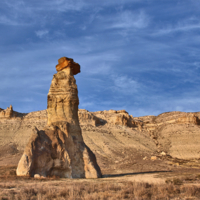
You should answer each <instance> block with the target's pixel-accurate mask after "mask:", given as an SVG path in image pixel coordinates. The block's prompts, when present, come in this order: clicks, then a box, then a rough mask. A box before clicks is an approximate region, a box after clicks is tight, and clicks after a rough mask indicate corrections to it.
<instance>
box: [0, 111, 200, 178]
mask: <svg viewBox="0 0 200 200" xmlns="http://www.w3.org/2000/svg"><path fill="white" fill-rule="evenodd" d="M47 113H48V111H47V110H42V111H37V112H31V113H19V112H16V111H13V110H10V108H7V109H5V110H1V112H0V166H16V165H17V164H18V162H19V160H20V158H21V156H22V154H23V151H24V148H25V147H26V145H27V143H28V141H30V137H32V136H31V134H32V130H33V129H34V130H35V132H37V130H44V129H45V127H46V125H47V122H48V114H47ZM78 117H79V122H80V127H81V129H82V136H83V140H84V142H85V144H86V145H87V146H88V147H89V148H90V149H91V150H92V152H94V153H95V155H96V158H97V163H98V165H99V166H100V168H101V171H102V173H103V174H116V173H133V172H145V171H162V170H170V169H171V167H172V166H177V167H181V166H182V165H187V166H189V167H191V166H194V167H197V166H200V163H199V157H200V134H199V133H200V126H199V125H200V120H199V118H200V112H196V113H185V112H178V111H176V112H167V113H162V114H160V115H158V116H144V117H133V116H131V115H129V114H128V113H127V112H126V111H124V110H119V111H115V110H109V111H97V112H89V111H87V110H84V109H79V110H78ZM35 127H36V128H37V129H35ZM63 128H64V127H63ZM48 130H49V129H48ZM58 130H59V131H60V128H59V127H58ZM49 131H52V130H49ZM37 133H38V132H37ZM58 134H59V133H58Z"/></svg>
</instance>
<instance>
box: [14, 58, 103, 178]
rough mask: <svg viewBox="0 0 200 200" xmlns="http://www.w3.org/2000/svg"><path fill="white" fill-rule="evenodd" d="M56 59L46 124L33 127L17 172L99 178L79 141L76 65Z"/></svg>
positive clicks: (89, 153)
mask: <svg viewBox="0 0 200 200" xmlns="http://www.w3.org/2000/svg"><path fill="white" fill-rule="evenodd" d="M58 62H59V64H58V65H57V66H56V69H57V71H58V72H57V74H54V76H53V79H52V82H51V86H50V89H49V93H48V100H47V104H48V106H47V114H48V122H47V126H46V127H45V128H44V130H37V129H34V130H33V134H32V136H31V138H30V140H29V142H28V144H27V146H26V148H25V151H24V154H23V155H22V158H21V160H20V161H19V164H18V168H17V175H19V176H20V175H25V176H26V175H29V176H37V177H38V176H42V177H46V176H54V175H55V176H59V177H66V178H99V177H101V170H100V168H99V166H98V165H97V162H96V157H95V155H94V154H93V152H92V151H91V150H90V149H89V148H88V147H87V146H86V145H85V143H84V141H83V138H82V133H81V128H80V125H79V119H78V104H79V99H78V91H77V85H76V80H75V78H74V75H75V74H77V73H79V72H80V65H79V64H77V63H74V62H73V59H69V58H66V57H63V58H61V59H59V60H58Z"/></svg>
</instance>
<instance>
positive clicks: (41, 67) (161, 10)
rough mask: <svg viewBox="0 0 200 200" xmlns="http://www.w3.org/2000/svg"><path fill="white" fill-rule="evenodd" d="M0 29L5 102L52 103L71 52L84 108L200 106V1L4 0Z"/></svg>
mask: <svg viewBox="0 0 200 200" xmlns="http://www.w3.org/2000/svg"><path fill="white" fill-rule="evenodd" d="M0 30H1V36H0V94H1V95H0V107H1V108H4V109H5V108H6V107H8V106H9V105H10V104H12V105H13V108H14V110H16V111H18V112H31V111H37V110H43V109H46V107H47V94H48V90H49V87H50V83H51V80H52V77H53V74H54V73H56V70H55V65H56V64H57V60H58V59H59V58H60V57H62V56H66V57H70V58H73V59H74V61H75V62H78V63H79V64H80V65H81V73H80V74H78V75H76V76H75V78H76V80H77V85H78V90H79V99H80V105H79V107H80V108H83V109H87V110H89V111H98V110H109V109H115V110H120V109H125V110H127V111H128V112H129V114H132V115H133V116H144V115H158V114H160V113H162V112H168V111H185V112H197V111H200V109H199V102H200V78H199V74H200V1H198V0H102V1H99V0H42V1H41V0H40V1H39V0H17V1H16V0H1V1H0Z"/></svg>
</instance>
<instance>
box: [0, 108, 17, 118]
mask: <svg viewBox="0 0 200 200" xmlns="http://www.w3.org/2000/svg"><path fill="white" fill-rule="evenodd" d="M11 117H14V112H13V107H12V105H10V107H8V108H7V109H5V110H3V109H2V108H0V118H11Z"/></svg>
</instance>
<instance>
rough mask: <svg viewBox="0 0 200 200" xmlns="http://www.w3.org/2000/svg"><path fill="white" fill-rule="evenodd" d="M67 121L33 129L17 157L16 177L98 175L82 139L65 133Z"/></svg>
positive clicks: (81, 176)
mask: <svg viewBox="0 0 200 200" xmlns="http://www.w3.org/2000/svg"><path fill="white" fill-rule="evenodd" d="M69 129H70V124H68V123H66V122H56V123H53V124H52V125H50V126H46V127H45V129H44V130H41V131H39V130H37V129H36V128H35V129H34V130H33V133H32V136H31V138H30V140H29V142H28V144H27V146H26V148H25V151H24V153H23V156H22V157H21V159H20V161H19V164H18V168H17V175H18V176H32V177H34V176H40V177H48V176H59V177H62V178H100V177H101V170H100V168H99V166H98V165H97V162H96V157H95V155H94V154H93V153H92V151H91V150H90V149H89V148H88V147H87V146H86V145H85V143H84V142H83V140H81V139H79V138H77V137H75V136H71V134H69Z"/></svg>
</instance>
